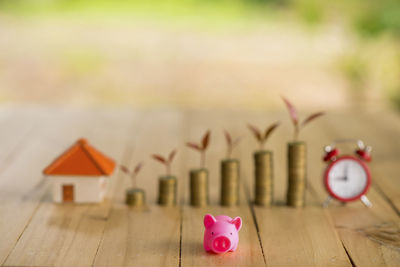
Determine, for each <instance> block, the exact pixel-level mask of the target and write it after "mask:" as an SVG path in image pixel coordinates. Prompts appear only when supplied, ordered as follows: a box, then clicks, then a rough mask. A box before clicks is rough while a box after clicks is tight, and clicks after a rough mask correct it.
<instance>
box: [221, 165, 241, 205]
mask: <svg viewBox="0 0 400 267" xmlns="http://www.w3.org/2000/svg"><path fill="white" fill-rule="evenodd" d="M238 204H239V161H237V160H235V159H227V160H223V161H222V162H221V205H223V206H234V205H238Z"/></svg>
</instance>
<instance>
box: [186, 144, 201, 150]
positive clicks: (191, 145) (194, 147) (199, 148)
mask: <svg viewBox="0 0 400 267" xmlns="http://www.w3.org/2000/svg"><path fill="white" fill-rule="evenodd" d="M186 145H187V146H188V147H190V148H193V149H196V150H198V151H201V150H202V148H201V147H200V146H199V145H198V144H195V143H190V142H187V143H186Z"/></svg>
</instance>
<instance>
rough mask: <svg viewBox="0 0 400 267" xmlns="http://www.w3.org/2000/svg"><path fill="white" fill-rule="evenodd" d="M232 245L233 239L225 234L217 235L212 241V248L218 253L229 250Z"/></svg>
mask: <svg viewBox="0 0 400 267" xmlns="http://www.w3.org/2000/svg"><path fill="white" fill-rule="evenodd" d="M231 245H232V242H231V240H230V239H229V238H228V237H226V236H224V235H220V236H217V237H215V238H214V240H213V241H212V249H213V250H214V252H216V253H223V252H226V251H228V250H229V249H230V248H231Z"/></svg>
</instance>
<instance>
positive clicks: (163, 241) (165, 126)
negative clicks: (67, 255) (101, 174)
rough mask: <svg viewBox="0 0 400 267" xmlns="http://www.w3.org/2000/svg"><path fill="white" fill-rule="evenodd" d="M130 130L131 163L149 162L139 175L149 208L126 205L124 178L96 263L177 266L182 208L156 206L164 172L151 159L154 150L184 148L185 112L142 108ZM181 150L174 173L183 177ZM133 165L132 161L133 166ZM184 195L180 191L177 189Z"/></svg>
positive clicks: (125, 183) (162, 152) (127, 181)
mask: <svg viewBox="0 0 400 267" xmlns="http://www.w3.org/2000/svg"><path fill="white" fill-rule="evenodd" d="M140 117H141V118H142V119H141V120H140V121H138V122H137V123H136V124H135V129H136V130H135V132H134V133H132V136H131V137H132V138H131V141H130V142H131V146H132V147H133V161H132V162H133V163H134V164H136V163H138V162H139V161H143V160H144V161H145V165H144V168H143V171H142V172H141V173H140V176H139V179H138V185H139V187H141V188H143V189H144V190H145V191H146V197H147V203H148V207H147V208H146V209H133V208H129V207H128V206H126V205H125V204H124V201H125V190H126V189H127V188H128V187H130V186H131V185H130V183H129V182H130V181H129V179H128V178H126V177H124V180H122V181H120V182H121V183H120V184H121V186H120V187H119V188H118V190H117V194H116V198H115V199H114V201H113V204H112V210H111V214H110V217H109V220H108V222H107V226H106V228H105V232H104V237H103V239H102V242H101V244H100V247H99V250H98V253H97V255H96V259H95V261H94V266H177V265H178V264H179V250H180V226H181V211H180V207H171V208H169V207H160V206H158V205H157V204H156V198H157V187H158V176H159V175H160V174H161V173H163V172H164V168H162V166H161V165H159V163H157V162H154V161H153V160H152V159H150V155H151V154H153V153H161V154H166V153H169V151H170V150H172V149H173V148H176V147H179V148H181V143H182V139H183V136H182V134H183V133H184V129H183V123H184V121H183V116H182V114H181V113H179V112H174V111H158V112H144V113H142V114H140ZM181 153H182V151H181V149H180V150H179V151H178V154H177V160H176V161H175V162H174V163H173V167H172V168H173V173H174V174H176V175H177V177H178V183H181V181H182V178H183V177H182V176H181V175H182V162H183V161H184V160H185V159H184V158H183V156H182V155H181ZM130 165H132V164H130ZM178 193H180V192H178Z"/></svg>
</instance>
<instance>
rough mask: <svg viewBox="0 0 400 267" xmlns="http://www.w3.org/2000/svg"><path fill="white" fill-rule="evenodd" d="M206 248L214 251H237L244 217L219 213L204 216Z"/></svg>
mask: <svg viewBox="0 0 400 267" xmlns="http://www.w3.org/2000/svg"><path fill="white" fill-rule="evenodd" d="M204 226H205V231H204V243H203V245H204V249H205V250H206V251H212V252H214V253H225V252H227V251H235V250H236V248H237V246H238V243H239V230H240V228H241V227H242V219H241V218H240V217H235V218H234V219H232V218H231V217H229V216H225V215H219V216H215V217H214V216H212V215H211V214H206V215H205V216H204Z"/></svg>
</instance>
